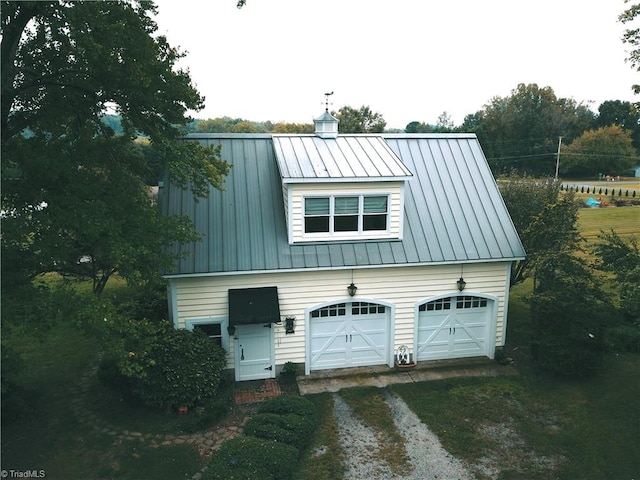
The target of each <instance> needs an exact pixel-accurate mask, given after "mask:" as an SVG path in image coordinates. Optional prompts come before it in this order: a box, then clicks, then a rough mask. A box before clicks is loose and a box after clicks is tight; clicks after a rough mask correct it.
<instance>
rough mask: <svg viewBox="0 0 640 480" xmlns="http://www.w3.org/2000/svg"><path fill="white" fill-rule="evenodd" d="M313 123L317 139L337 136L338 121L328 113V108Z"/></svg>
mask: <svg viewBox="0 0 640 480" xmlns="http://www.w3.org/2000/svg"><path fill="white" fill-rule="evenodd" d="M314 123H315V125H316V135H317V136H318V137H320V138H336V137H337V136H338V119H337V118H336V117H334V116H333V115H331V114H330V113H329V109H328V108H327V109H326V110H325V111H324V113H323V114H322V115H321V116H319V117H318V118H316V119H315V120H314Z"/></svg>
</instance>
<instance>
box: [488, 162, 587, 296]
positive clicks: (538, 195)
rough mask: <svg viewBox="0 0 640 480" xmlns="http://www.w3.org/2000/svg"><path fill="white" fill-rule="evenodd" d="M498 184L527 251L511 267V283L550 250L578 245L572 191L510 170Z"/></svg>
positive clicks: (531, 272) (519, 280)
mask: <svg viewBox="0 0 640 480" xmlns="http://www.w3.org/2000/svg"><path fill="white" fill-rule="evenodd" d="M498 185H499V187H500V192H501V193H502V197H503V198H504V202H505V204H506V206H507V209H508V210H509V214H510V215H511V219H512V220H513V223H514V226H515V227H516V230H517V232H518V234H519V236H520V240H521V241H522V244H523V246H524V249H525V251H526V253H527V257H526V258H525V259H524V260H519V261H516V262H514V263H513V265H512V267H511V286H514V285H517V284H519V283H522V282H523V281H524V280H525V279H527V278H529V277H531V276H532V275H534V274H535V271H536V270H537V268H538V267H539V265H540V263H541V262H543V261H544V260H545V259H546V258H547V257H548V256H549V255H550V254H552V253H554V252H559V251H567V252H570V251H575V250H577V249H578V248H579V246H580V241H581V240H580V236H579V233H578V231H577V227H576V222H577V218H578V204H577V203H576V202H575V201H574V198H573V194H572V193H564V194H563V193H562V192H561V191H560V183H559V182H557V181H555V180H553V179H552V178H547V179H543V180H540V179H536V178H532V177H528V176H519V175H517V174H515V173H513V174H511V175H510V176H507V177H502V178H501V179H500V180H499V182H498Z"/></svg>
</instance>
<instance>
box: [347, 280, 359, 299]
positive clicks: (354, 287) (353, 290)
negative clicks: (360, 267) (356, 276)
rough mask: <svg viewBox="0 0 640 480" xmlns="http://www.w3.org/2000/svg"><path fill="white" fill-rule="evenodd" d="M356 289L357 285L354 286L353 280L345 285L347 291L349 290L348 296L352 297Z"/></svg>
mask: <svg viewBox="0 0 640 480" xmlns="http://www.w3.org/2000/svg"><path fill="white" fill-rule="evenodd" d="M357 290H358V287H356V286H355V285H354V284H353V282H351V285H349V286H348V287H347V291H348V292H349V296H350V297H353V296H354V295H355V294H356V291H357Z"/></svg>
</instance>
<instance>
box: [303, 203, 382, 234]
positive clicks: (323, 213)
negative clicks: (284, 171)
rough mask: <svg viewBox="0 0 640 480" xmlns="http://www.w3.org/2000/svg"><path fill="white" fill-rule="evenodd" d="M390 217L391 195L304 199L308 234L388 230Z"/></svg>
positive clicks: (305, 227)
mask: <svg viewBox="0 0 640 480" xmlns="http://www.w3.org/2000/svg"><path fill="white" fill-rule="evenodd" d="M388 217H389V196H388V195H349V196H347V195H344V196H343V195H330V196H322V197H316V196H313V197H305V199H304V233H305V235H307V234H314V233H323V234H327V233H328V234H336V235H341V234H343V233H347V234H350V235H353V234H354V233H355V234H362V233H364V232H375V231H380V232H386V231H387V230H388V225H389V221H388Z"/></svg>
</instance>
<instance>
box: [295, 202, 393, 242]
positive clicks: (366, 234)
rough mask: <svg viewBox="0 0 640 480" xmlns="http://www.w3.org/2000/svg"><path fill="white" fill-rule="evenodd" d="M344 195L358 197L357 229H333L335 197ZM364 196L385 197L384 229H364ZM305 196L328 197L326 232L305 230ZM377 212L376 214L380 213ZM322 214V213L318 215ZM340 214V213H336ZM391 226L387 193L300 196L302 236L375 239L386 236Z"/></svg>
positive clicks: (389, 203) (308, 237) (310, 237)
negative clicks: (342, 230)
mask: <svg viewBox="0 0 640 480" xmlns="http://www.w3.org/2000/svg"><path fill="white" fill-rule="evenodd" d="M344 197H358V213H357V215H358V230H351V231H347V232H336V231H334V219H335V218H336V214H335V199H336V198H344ZM365 197H386V198H387V210H386V212H385V213H384V214H385V215H386V217H387V221H386V224H387V228H386V229H384V230H364V217H365V213H364V198H365ZM307 198H328V199H329V214H328V215H329V231H328V232H310V233H308V232H306V230H305V219H306V218H307V215H306V213H305V201H306V199H307ZM380 214H381V213H380ZM380 214H378V215H380ZM318 216H324V215H318ZM338 216H340V215H338ZM390 228H391V194H389V193H374V192H371V193H359V194H358V193H356V194H353V193H340V194H329V195H327V194H318V195H304V196H303V197H302V231H303V237H304V238H307V239H315V238H317V239H322V238H326V237H327V236H329V237H331V238H337V239H343V238H344V239H352V238H354V237H355V238H367V239H375V238H380V237H387V236H388V235H389V233H390Z"/></svg>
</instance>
